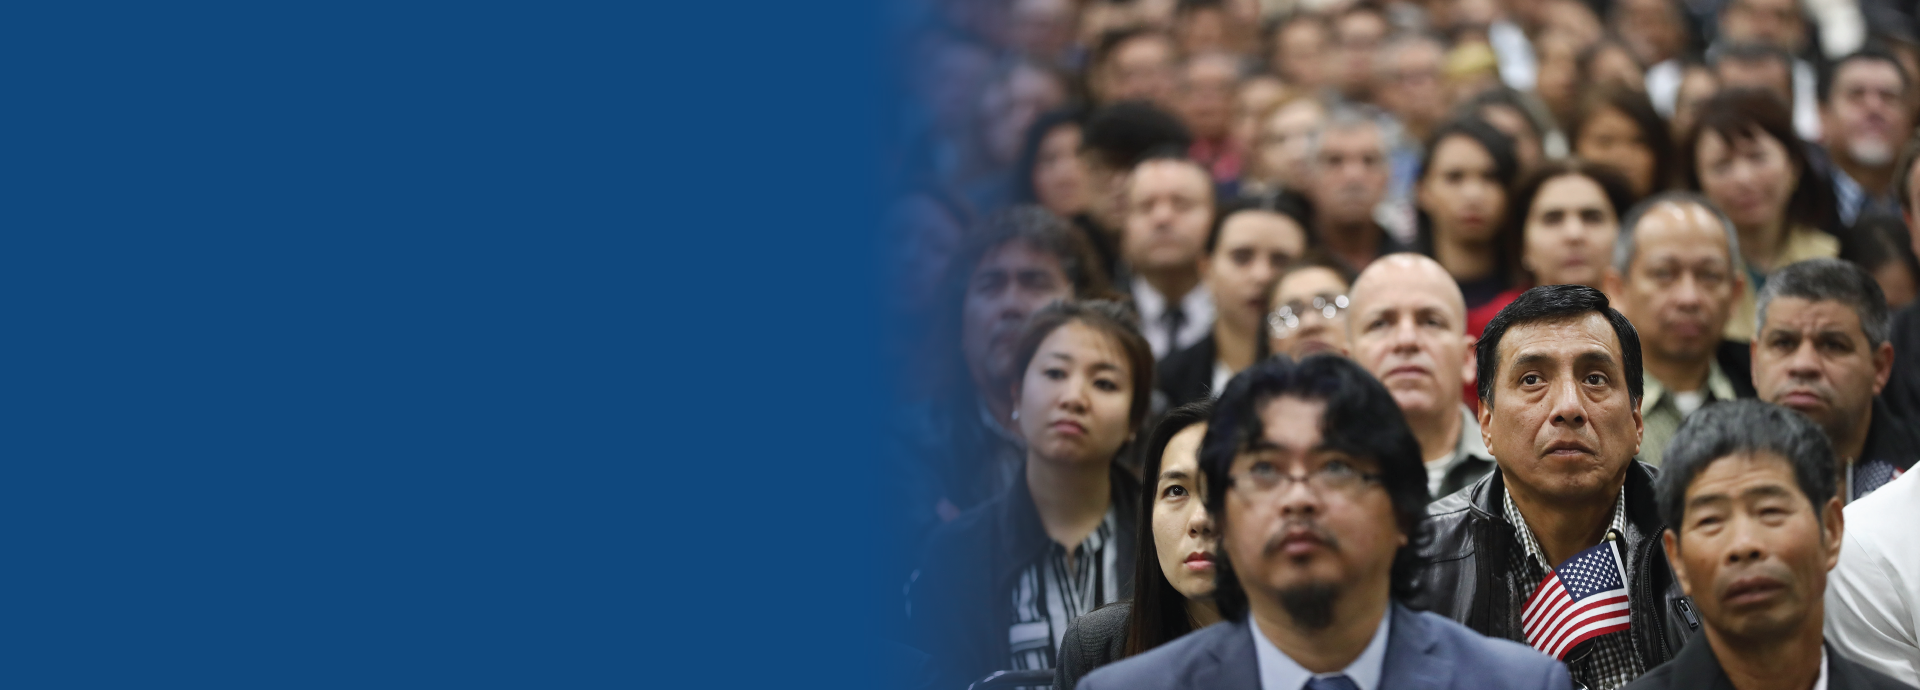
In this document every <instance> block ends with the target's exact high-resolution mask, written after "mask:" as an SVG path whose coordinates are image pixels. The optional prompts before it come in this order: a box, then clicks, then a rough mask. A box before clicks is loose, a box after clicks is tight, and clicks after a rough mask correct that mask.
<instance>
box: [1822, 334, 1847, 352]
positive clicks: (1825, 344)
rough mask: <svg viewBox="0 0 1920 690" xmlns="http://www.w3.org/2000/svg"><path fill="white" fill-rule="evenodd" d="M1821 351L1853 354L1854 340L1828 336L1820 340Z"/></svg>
mask: <svg viewBox="0 0 1920 690" xmlns="http://www.w3.org/2000/svg"><path fill="white" fill-rule="evenodd" d="M1820 349H1823V350H1826V351H1828V352H1835V353H1846V352H1852V351H1853V340H1852V339H1849V338H1843V337H1837V336H1828V337H1825V338H1821V339H1820Z"/></svg>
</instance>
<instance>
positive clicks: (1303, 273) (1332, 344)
mask: <svg viewBox="0 0 1920 690" xmlns="http://www.w3.org/2000/svg"><path fill="white" fill-rule="evenodd" d="M1350 287H1351V283H1350V282H1349V281H1348V280H1347V277H1346V275H1344V274H1343V273H1341V272H1340V270H1339V269H1338V268H1336V267H1335V266H1334V265H1333V263H1332V262H1331V261H1324V260H1323V261H1317V262H1314V263H1305V264H1295V265H1294V266H1293V267H1292V268H1290V269H1288V270H1287V272H1286V274H1285V275H1283V276H1281V277H1280V281H1279V282H1277V283H1274V286H1273V298H1272V300H1271V301H1270V302H1271V304H1272V305H1273V311H1271V312H1269V313H1268V315H1267V337H1268V339H1267V349H1268V350H1269V351H1271V352H1273V353H1275V354H1285V355H1287V356H1289V357H1292V358H1294V359H1296V360H1297V359H1300V358H1302V357H1305V356H1307V355H1312V354H1319V353H1322V352H1331V353H1333V354H1337V355H1345V354H1347V351H1348V345H1347V311H1348V307H1349V306H1350V305H1351V302H1350V300H1349V298H1348V297H1347V292H1348V289H1349V288H1350Z"/></svg>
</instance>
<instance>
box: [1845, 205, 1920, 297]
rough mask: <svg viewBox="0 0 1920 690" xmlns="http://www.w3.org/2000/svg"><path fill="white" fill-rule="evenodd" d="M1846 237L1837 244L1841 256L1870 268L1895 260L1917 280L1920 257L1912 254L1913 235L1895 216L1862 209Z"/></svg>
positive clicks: (1919, 275) (1870, 269)
mask: <svg viewBox="0 0 1920 690" xmlns="http://www.w3.org/2000/svg"><path fill="white" fill-rule="evenodd" d="M1847 239H1848V240H1849V242H1848V243H1847V244H1846V245H1845V246H1842V247H1841V248H1840V258H1841V259H1842V260H1845V261H1850V262H1852V263H1854V264H1855V265H1858V266H1859V267H1861V268H1864V269H1867V270H1868V271H1870V272H1871V271H1878V270H1880V269H1881V268H1884V267H1886V266H1887V265H1888V264H1895V263H1897V264H1899V265H1900V267H1901V268H1904V269H1906V271H1907V275H1909V276H1912V277H1913V279H1914V281H1915V282H1920V258H1917V257H1915V256H1914V254H1913V236H1912V234H1910V233H1909V232H1908V231H1907V224H1906V223H1903V222H1900V218H1899V217H1898V216H1890V215H1887V214H1884V213H1864V212H1863V213H1861V214H1860V220H1858V221H1855V222H1854V224H1853V232H1852V233H1851V235H1850V236H1849V237H1848V238H1847ZM1875 282H1876V283H1877V282H1879V281H1877V280H1876V281H1875Z"/></svg>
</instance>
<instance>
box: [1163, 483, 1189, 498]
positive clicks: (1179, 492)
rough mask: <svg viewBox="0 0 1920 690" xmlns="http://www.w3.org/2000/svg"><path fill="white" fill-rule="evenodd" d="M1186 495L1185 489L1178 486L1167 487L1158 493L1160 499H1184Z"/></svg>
mask: <svg viewBox="0 0 1920 690" xmlns="http://www.w3.org/2000/svg"><path fill="white" fill-rule="evenodd" d="M1186 495H1187V487H1184V486H1181V485H1179V484H1171V485H1168V486H1167V488H1165V489H1162V490H1161V491H1160V497H1161V498H1185V497H1186Z"/></svg>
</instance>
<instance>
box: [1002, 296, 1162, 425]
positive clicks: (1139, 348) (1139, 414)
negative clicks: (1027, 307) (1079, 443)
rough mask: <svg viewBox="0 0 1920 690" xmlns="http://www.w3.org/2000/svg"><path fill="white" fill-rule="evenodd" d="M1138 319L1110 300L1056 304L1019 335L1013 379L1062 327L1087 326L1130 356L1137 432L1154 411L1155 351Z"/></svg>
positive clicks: (1132, 415) (1130, 409)
mask: <svg viewBox="0 0 1920 690" xmlns="http://www.w3.org/2000/svg"><path fill="white" fill-rule="evenodd" d="M1139 321H1140V320H1139V317H1138V316H1136V315H1134V313H1133V310H1132V309H1129V308H1127V307H1126V306H1125V305H1122V304H1120V303H1119V302H1113V301H1108V300H1100V299H1095V300H1071V301H1066V302H1054V303H1053V304H1049V305H1047V306H1045V307H1042V308H1041V309H1040V311H1037V312H1034V314H1033V316H1032V317H1030V318H1028V319H1027V327H1026V329H1025V330H1023V331H1022V332H1021V333H1020V344H1019V345H1018V346H1016V348H1015V349H1014V351H1013V352H1014V355H1013V364H1014V366H1013V370H1012V374H1011V375H1012V376H1013V377H1014V380H1015V381H1018V380H1019V377H1020V376H1021V375H1022V372H1025V371H1026V370H1027V366H1028V365H1030V364H1032V363H1033V355H1034V353H1036V352H1038V351H1039V350H1040V343H1041V342H1042V341H1045V340H1046V339H1047V336H1049V335H1053V332H1054V331H1056V330H1059V329H1060V327H1061V326H1065V325H1067V324H1069V323H1079V324H1084V325H1086V326H1087V327H1088V328H1092V329H1093V330H1095V331H1099V332H1100V333H1102V334H1105V335H1106V336H1107V337H1109V338H1112V339H1113V341H1114V344H1115V345H1119V346H1120V350H1121V352H1124V353H1125V354H1126V356H1127V368H1128V369H1129V371H1128V378H1131V379H1132V381H1130V382H1129V385H1131V386H1132V391H1133V402H1132V404H1131V405H1129V406H1128V414H1127V418H1128V424H1129V425H1130V428H1134V429H1138V428H1140V425H1141V424H1143V423H1145V422H1146V419H1147V411H1148V410H1149V409H1151V408H1152V407H1153V348H1151V347H1148V346H1147V339H1146V337H1145V336H1142V335H1140V325H1139Z"/></svg>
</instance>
